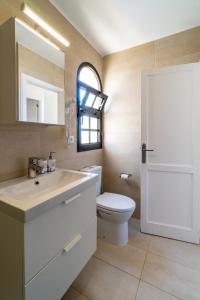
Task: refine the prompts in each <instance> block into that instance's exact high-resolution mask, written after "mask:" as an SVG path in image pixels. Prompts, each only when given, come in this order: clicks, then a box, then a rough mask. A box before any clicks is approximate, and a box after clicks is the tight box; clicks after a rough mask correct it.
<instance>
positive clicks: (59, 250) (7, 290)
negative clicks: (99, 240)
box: [0, 181, 96, 300]
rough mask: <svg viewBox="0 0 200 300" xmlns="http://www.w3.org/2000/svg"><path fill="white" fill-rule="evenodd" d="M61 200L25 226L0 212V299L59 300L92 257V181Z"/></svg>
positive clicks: (93, 240)
mask: <svg viewBox="0 0 200 300" xmlns="http://www.w3.org/2000/svg"><path fill="white" fill-rule="evenodd" d="M77 190H78V192H77ZM60 196H62V201H61V202H60V203H59V204H58V205H56V206H55V207H53V208H50V209H48V210H46V211H45V212H44V213H42V214H39V215H38V216H37V217H35V218H33V219H31V220H30V221H28V222H26V223H23V222H22V221H19V220H16V219H15V218H13V217H10V216H8V215H7V214H5V213H3V212H1V210H0V239H1V247H0V254H1V255H0V265H1V268H0V299H2V300H36V299H37V300H59V299H61V297H62V296H63V295H64V293H65V292H66V291H67V289H68V288H69V286H70V285H71V284H72V282H73V280H74V279H75V278H76V277H77V275H78V274H79V273H80V271H81V270H82V268H83V267H84V266H85V264H86V263H87V262H88V260H89V259H90V258H91V256H92V255H93V253H94V252H95V250H96V191H95V182H94V181H91V183H87V185H86V186H83V187H80V188H79V189H76V191H75V192H74V193H73V191H72V192H71V193H70V194H69V193H68V195H67V194H66V193H63V194H62V195H60Z"/></svg>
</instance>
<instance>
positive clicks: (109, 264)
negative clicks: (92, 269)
mask: <svg viewBox="0 0 200 300" xmlns="http://www.w3.org/2000/svg"><path fill="white" fill-rule="evenodd" d="M94 257H95V258H96V259H98V260H100V261H102V262H104V263H105V264H107V265H108V266H110V267H113V268H115V269H117V270H119V271H121V272H123V273H125V274H127V275H129V276H132V277H134V278H136V279H137V280H140V278H139V277H137V276H136V275H133V274H131V273H129V272H127V271H125V270H122V269H120V268H119V267H117V266H114V265H112V264H111V263H109V262H107V261H105V260H104V259H102V258H99V257H97V256H94Z"/></svg>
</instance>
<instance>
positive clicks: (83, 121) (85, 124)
mask: <svg viewBox="0 0 200 300" xmlns="http://www.w3.org/2000/svg"><path fill="white" fill-rule="evenodd" d="M81 128H82V129H89V117H88V116H83V117H81Z"/></svg>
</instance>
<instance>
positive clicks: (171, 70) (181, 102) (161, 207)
mask: <svg viewBox="0 0 200 300" xmlns="http://www.w3.org/2000/svg"><path fill="white" fill-rule="evenodd" d="M142 144H145V145H143V148H145V146H146V149H149V150H153V151H152V152H147V151H143V163H142V161H141V230H142V232H146V233H150V234H155V235H160V236H164V237H169V238H174V239H178V240H183V241H188V242H193V243H199V237H200V231H199V229H200V226H199V224H200V63H194V64H188V65H180V66H173V67H168V68H163V69H157V70H153V71H145V72H143V74H142ZM145 154H146V162H144V161H145ZM141 157H142V155H141Z"/></svg>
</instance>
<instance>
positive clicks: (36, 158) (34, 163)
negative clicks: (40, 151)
mask: <svg viewBox="0 0 200 300" xmlns="http://www.w3.org/2000/svg"><path fill="white" fill-rule="evenodd" d="M38 159H39V158H38V157H29V159H28V162H29V165H31V164H33V165H36V164H37V161H38Z"/></svg>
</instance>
